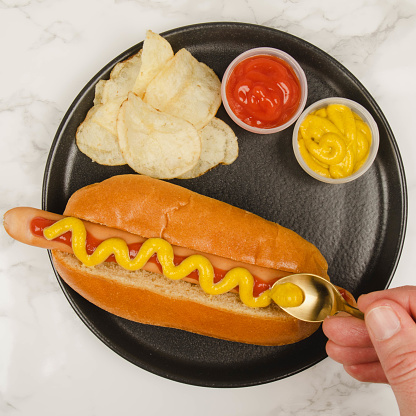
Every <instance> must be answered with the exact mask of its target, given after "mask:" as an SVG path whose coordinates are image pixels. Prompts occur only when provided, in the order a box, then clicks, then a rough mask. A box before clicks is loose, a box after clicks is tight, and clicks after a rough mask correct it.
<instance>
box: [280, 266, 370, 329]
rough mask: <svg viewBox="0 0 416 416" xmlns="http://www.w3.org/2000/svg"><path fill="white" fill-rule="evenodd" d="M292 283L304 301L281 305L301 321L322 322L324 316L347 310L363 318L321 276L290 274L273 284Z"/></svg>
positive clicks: (357, 310) (362, 315)
mask: <svg viewBox="0 0 416 416" xmlns="http://www.w3.org/2000/svg"><path fill="white" fill-rule="evenodd" d="M283 283H293V284H294V285H296V286H298V287H300V289H302V291H303V294H304V301H303V302H302V304H301V305H299V306H295V307H282V309H283V310H284V311H285V312H287V313H288V314H289V315H292V316H294V317H295V318H297V319H300V320H301V321H306V322H322V321H323V320H324V319H325V318H326V317H328V316H332V315H335V314H337V313H338V312H341V311H343V312H347V313H349V314H350V315H353V316H355V317H356V318H360V319H364V314H363V313H362V312H361V311H360V310H359V309H357V308H354V307H353V306H351V305H350V304H348V303H347V302H346V301H345V300H344V298H343V297H342V295H341V293H340V292H339V291H338V289H337V288H336V287H335V286H334V285H333V284H332V283H330V282H328V280H326V279H324V278H323V277H320V276H316V275H313V274H307V273H302V274H292V275H290V276H286V277H283V278H281V279H279V280H278V281H277V282H276V283H275V284H274V285H273V286H275V285H280V284H283Z"/></svg>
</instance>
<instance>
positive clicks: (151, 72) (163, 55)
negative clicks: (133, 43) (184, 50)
mask: <svg viewBox="0 0 416 416" xmlns="http://www.w3.org/2000/svg"><path fill="white" fill-rule="evenodd" d="M173 55H174V54H173V50H172V47H171V46H170V43H169V42H168V41H167V40H165V39H164V38H162V36H160V35H158V34H156V33H153V32H152V31H151V30H148V31H147V33H146V39H145V41H144V43H143V53H142V63H141V67H140V73H139V75H138V77H137V78H136V82H135V84H134V87H133V92H134V93H135V94H136V95H138V96H139V97H140V98H143V96H144V93H145V91H146V88H147V86H148V85H149V82H150V81H151V80H152V79H153V78H154V77H155V76H156V75H157V74H158V73H159V72H160V71H161V69H162V68H163V67H164V66H165V64H166V62H168V61H169V60H170V59H172V58H173Z"/></svg>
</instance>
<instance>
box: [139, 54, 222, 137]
mask: <svg viewBox="0 0 416 416" xmlns="http://www.w3.org/2000/svg"><path fill="white" fill-rule="evenodd" d="M144 101H145V102H147V103H148V104H150V105H151V106H152V107H154V108H156V109H158V110H160V111H163V112H165V113H168V114H171V115H173V116H175V117H179V118H183V119H184V120H187V121H189V122H190V123H191V124H193V125H194V126H195V127H196V129H197V130H200V129H202V128H203V127H205V126H206V125H207V124H208V123H209V122H210V120H211V119H212V118H213V117H214V116H215V114H216V113H217V111H218V108H219V107H220V105H221V82H220V80H219V79H218V77H217V75H216V74H215V72H214V71H213V70H212V69H211V68H209V67H208V66H207V65H205V64H203V63H202V62H199V61H197V60H196V59H195V58H194V57H193V56H192V55H191V54H190V52H188V51H187V50H186V49H181V50H180V51H179V52H177V53H176V55H175V56H174V58H172V59H171V60H170V61H169V62H168V63H167V64H166V65H165V66H164V67H163V69H162V71H160V72H159V74H158V75H156V77H155V78H153V80H152V81H151V82H150V84H149V85H148V86H147V89H146V94H145V96H144Z"/></svg>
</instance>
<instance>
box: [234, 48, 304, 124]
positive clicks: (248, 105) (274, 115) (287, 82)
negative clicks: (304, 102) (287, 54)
mask: <svg viewBox="0 0 416 416" xmlns="http://www.w3.org/2000/svg"><path fill="white" fill-rule="evenodd" d="M301 93H302V91H301V86H300V82H299V80H298V77H297V76H296V74H295V72H294V70H293V69H292V67H291V66H290V65H289V64H288V63H286V62H285V61H284V60H282V59H280V58H277V57H275V56H271V55H257V56H252V57H250V58H247V59H245V60H244V61H242V62H240V63H239V64H238V65H237V66H236V67H235V68H234V70H233V71H232V72H231V74H230V77H229V79H228V82H227V85H226V96H227V101H228V104H229V106H230V108H231V110H232V111H233V113H234V114H235V115H236V116H237V117H238V118H239V119H240V120H241V121H243V122H244V123H246V124H248V125H250V126H252V127H257V128H265V129H267V128H273V127H277V126H281V125H282V124H285V123H286V122H287V121H289V120H290V119H291V118H292V116H293V115H294V114H295V113H296V111H297V109H298V107H299V103H300V99H301Z"/></svg>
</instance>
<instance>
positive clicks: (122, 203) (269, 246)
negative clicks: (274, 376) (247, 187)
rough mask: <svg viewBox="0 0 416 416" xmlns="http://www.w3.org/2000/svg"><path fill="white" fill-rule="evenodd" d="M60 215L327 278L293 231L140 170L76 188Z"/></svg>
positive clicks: (322, 263) (318, 257)
mask: <svg viewBox="0 0 416 416" xmlns="http://www.w3.org/2000/svg"><path fill="white" fill-rule="evenodd" d="M64 215H69V216H75V217H78V218H81V219H84V220H87V221H91V222H96V223H100V224H104V225H107V226H109V227H114V228H118V229H121V230H125V231H129V232H131V233H133V234H137V235H140V236H142V237H145V238H150V237H160V238H163V239H165V240H167V241H168V242H169V243H171V244H173V245H177V246H181V247H186V248H189V249H193V250H197V251H201V252H204V253H211V254H215V255H217V256H221V257H225V258H229V259H232V260H236V261H241V262H244V263H249V264H256V265H258V266H263V267H268V268H272V269H277V270H282V271H287V272H290V273H314V274H317V275H319V276H322V277H325V278H328V275H327V269H328V265H327V262H326V260H325V259H324V257H323V256H322V254H321V253H320V252H319V250H318V249H317V248H316V247H315V246H314V245H313V244H311V243H309V242H308V241H306V240H304V239H303V238H302V237H300V236H299V235H298V234H296V233H295V232H294V231H291V230H289V229H287V228H285V227H282V226H280V225H278V224H275V223H273V222H270V221H267V220H265V219H263V218H260V217H259V216H257V215H254V214H252V213H249V212H247V211H244V210H242V209H239V208H236V207H233V206H231V205H229V204H226V203H224V202H221V201H217V200H215V199H212V198H209V197H206V196H203V195H200V194H197V193H195V192H192V191H190V190H188V189H186V188H182V187H180V186H177V185H174V184H171V183H169V182H164V181H161V180H158V179H153V178H149V177H147V176H143V175H121V176H114V177H112V178H110V179H107V180H105V181H103V182H101V183H97V184H94V185H90V186H87V187H85V188H82V189H80V190H78V191H77V192H75V193H74V194H73V195H72V196H71V198H70V199H69V201H68V204H67V207H66V209H65V212H64Z"/></svg>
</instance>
